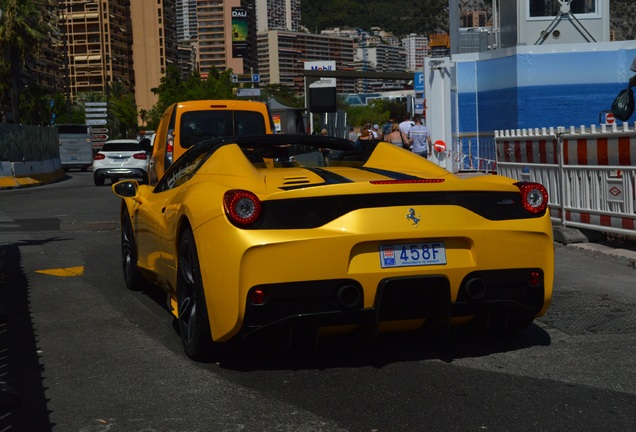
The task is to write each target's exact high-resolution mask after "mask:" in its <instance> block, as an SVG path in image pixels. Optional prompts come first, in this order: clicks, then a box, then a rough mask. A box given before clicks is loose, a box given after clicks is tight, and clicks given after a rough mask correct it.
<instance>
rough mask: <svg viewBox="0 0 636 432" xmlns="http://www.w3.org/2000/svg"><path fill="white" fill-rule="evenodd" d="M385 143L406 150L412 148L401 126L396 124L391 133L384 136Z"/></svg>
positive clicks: (394, 123) (392, 126)
mask: <svg viewBox="0 0 636 432" xmlns="http://www.w3.org/2000/svg"><path fill="white" fill-rule="evenodd" d="M384 141H386V142H389V143H391V144H393V145H395V146H398V147H401V148H404V149H410V148H411V144H410V143H409V137H408V136H407V135H405V134H404V133H403V132H402V131H401V130H400V125H399V124H398V123H396V122H393V124H392V125H391V132H389V133H388V134H386V135H385V136H384Z"/></svg>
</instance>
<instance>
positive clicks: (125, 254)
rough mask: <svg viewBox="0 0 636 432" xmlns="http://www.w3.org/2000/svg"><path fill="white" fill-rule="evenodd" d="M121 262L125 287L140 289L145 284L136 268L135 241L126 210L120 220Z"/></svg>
mask: <svg viewBox="0 0 636 432" xmlns="http://www.w3.org/2000/svg"><path fill="white" fill-rule="evenodd" d="M121 263H122V270H123V271H124V281H125V282H126V288H128V289H129V290H140V289H142V288H144V287H145V286H146V285H147V282H146V280H145V279H144V277H143V276H142V275H141V273H140V272H139V269H138V268H137V242H136V240H135V233H134V232H133V227H132V223H131V222H130V216H129V214H128V210H124V214H123V215H122V220H121Z"/></svg>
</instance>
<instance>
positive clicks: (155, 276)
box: [112, 135, 554, 358]
mask: <svg viewBox="0 0 636 432" xmlns="http://www.w3.org/2000/svg"><path fill="white" fill-rule="evenodd" d="M112 187H113V191H114V192H115V194H117V195H118V196H120V197H121V198H123V199H122V205H121V225H122V227H121V248H122V262H123V271H124V277H125V281H126V285H127V287H128V288H129V289H135V288H140V287H141V286H142V285H143V284H144V283H146V282H151V283H152V284H154V285H156V286H158V287H159V288H161V289H163V290H164V291H165V292H166V293H167V299H168V307H169V309H170V310H171V311H172V313H173V314H174V316H175V317H176V319H177V321H178V327H179V331H180V334H181V338H182V341H183V346H184V349H185V352H186V354H187V355H188V356H190V357H192V358H200V357H204V356H207V355H208V354H209V353H211V352H213V351H214V349H215V347H218V346H222V344H223V343H227V342H230V341H241V340H244V339H248V338H251V337H252V336H258V335H261V334H263V332H264V331H265V330H271V331H274V332H276V333H277V334H284V335H286V336H291V339H293V338H305V339H306V338H311V339H312V340H313V338H318V336H319V335H322V334H333V333H336V332H351V331H354V330H364V331H368V332H370V334H377V333H380V332H396V331H415V330H418V329H422V328H427V327H428V326H443V327H446V328H447V327H449V326H451V325H459V324H465V323H468V322H471V321H472V322H481V323H486V325H487V326H488V327H490V328H493V329H496V330H500V331H506V332H508V331H516V330H519V329H521V328H523V327H525V326H528V325H529V324H530V323H532V321H533V320H534V318H535V317H537V316H540V315H542V314H544V313H545V312H546V310H547V309H548V307H549V304H550V300H551V297H552V284H553V277H554V250H553V238H552V227H551V222H550V217H549V214H548V212H547V211H546V208H547V205H548V196H547V192H546V189H545V188H544V187H543V186H542V185H540V184H538V183H529V182H518V181H515V180H512V179H509V178H506V177H502V176H498V175H493V174H471V175H469V176H462V175H461V174H452V173H450V172H448V171H446V170H445V169H443V168H440V167H438V166H437V165H435V164H433V163H431V162H429V161H427V160H426V159H424V158H422V157H420V156H418V155H415V154H413V153H411V152H409V151H407V150H403V149H402V148H399V147H397V146H394V145H392V144H389V143H384V142H380V143H379V144H377V145H376V146H375V147H374V148H371V149H368V150H366V151H359V150H357V149H356V148H355V147H354V145H353V143H351V142H350V141H347V140H343V139H338V138H329V137H318V136H309V135H261V136H238V137H229V138H223V139H217V140H211V141H205V142H200V143H198V144H196V145H195V146H193V147H192V148H191V149H190V150H188V151H187V152H186V153H185V154H184V155H183V156H181V157H180V158H179V159H177V161H176V162H175V163H174V164H173V165H172V166H171V167H170V168H169V170H168V171H167V172H166V173H165V175H164V176H163V177H162V178H161V179H160V181H159V182H158V183H157V184H156V185H155V186H148V185H141V184H139V183H138V182H137V181H135V180H126V181H121V182H118V183H116V184H114V185H113V186H112ZM316 340H317V339H316Z"/></svg>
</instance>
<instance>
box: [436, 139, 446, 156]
mask: <svg viewBox="0 0 636 432" xmlns="http://www.w3.org/2000/svg"><path fill="white" fill-rule="evenodd" d="M433 147H434V148H435V151H436V152H438V153H441V152H444V151H446V143H445V142H444V141H442V140H437V141H435V144H433Z"/></svg>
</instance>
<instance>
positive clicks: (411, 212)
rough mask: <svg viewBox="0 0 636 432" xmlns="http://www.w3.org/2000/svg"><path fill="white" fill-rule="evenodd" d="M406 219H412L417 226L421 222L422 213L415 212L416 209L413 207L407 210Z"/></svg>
mask: <svg viewBox="0 0 636 432" xmlns="http://www.w3.org/2000/svg"><path fill="white" fill-rule="evenodd" d="M406 219H408V220H410V221H411V222H412V225H413V226H414V227H415V228H417V227H418V225H419V224H420V214H419V213H415V210H414V209H412V208H410V209H409V210H408V211H407V212H406Z"/></svg>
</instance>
